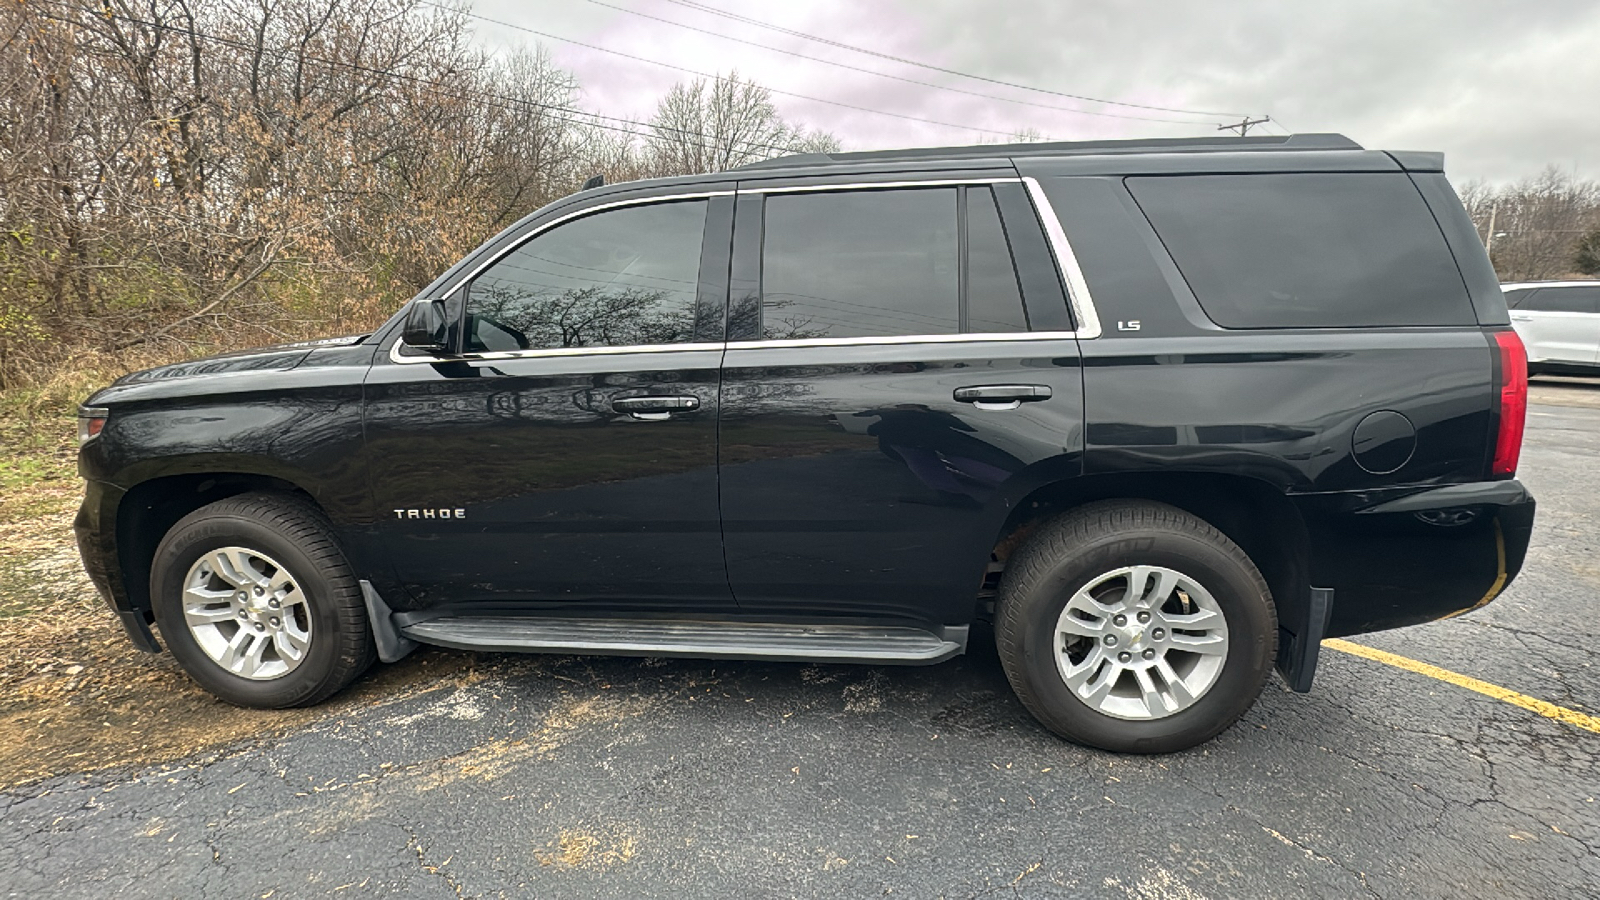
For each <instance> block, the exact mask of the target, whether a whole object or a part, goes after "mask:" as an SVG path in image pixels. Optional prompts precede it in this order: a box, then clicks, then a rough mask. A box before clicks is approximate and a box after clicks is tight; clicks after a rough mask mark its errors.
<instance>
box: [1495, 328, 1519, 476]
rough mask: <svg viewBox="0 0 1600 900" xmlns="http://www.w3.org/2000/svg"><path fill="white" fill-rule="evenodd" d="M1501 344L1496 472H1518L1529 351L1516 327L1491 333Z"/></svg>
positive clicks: (1498, 344) (1502, 473) (1511, 473)
mask: <svg viewBox="0 0 1600 900" xmlns="http://www.w3.org/2000/svg"><path fill="white" fill-rule="evenodd" d="M1494 342H1495V346H1497V347H1499V348H1500V431H1499V433H1498V434H1496V435H1495V439H1494V467H1493V469H1491V471H1492V472H1493V473H1494V474H1495V475H1504V476H1505V477H1507V478H1509V477H1511V476H1512V475H1515V474H1516V473H1517V458H1518V457H1520V456H1521V455H1522V430H1523V428H1524V426H1525V425H1526V424H1527V419H1528V352H1527V351H1526V350H1525V349H1523V347H1522V339H1521V338H1519V337H1517V333H1516V332H1515V331H1497V332H1495V333H1494Z"/></svg>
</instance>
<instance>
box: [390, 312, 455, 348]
mask: <svg viewBox="0 0 1600 900" xmlns="http://www.w3.org/2000/svg"><path fill="white" fill-rule="evenodd" d="M449 334H450V328H449V321H448V320H447V318H446V316H445V309H444V301H443V300H432V301H428V302H426V303H413V304H411V309H410V310H408V311H407V312H406V324H405V327H404V328H403V329H401V331H400V343H402V344H405V345H406V346H407V347H410V348H412V349H414V350H423V351H426V352H428V353H448V352H450V349H451V348H450V344H449Z"/></svg>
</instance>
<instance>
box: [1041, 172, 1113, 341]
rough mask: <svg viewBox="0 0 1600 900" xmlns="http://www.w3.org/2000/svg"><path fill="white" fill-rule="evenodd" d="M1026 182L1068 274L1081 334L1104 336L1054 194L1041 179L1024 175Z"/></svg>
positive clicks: (1069, 297) (1084, 336)
mask: <svg viewBox="0 0 1600 900" xmlns="http://www.w3.org/2000/svg"><path fill="white" fill-rule="evenodd" d="M1022 183H1023V185H1024V186H1026V187H1027V189H1028V196H1029V197H1032V198H1033V205H1034V208H1036V209H1037V210H1038V211H1039V218H1040V219H1041V220H1042V221H1043V222H1044V233H1045V237H1047V238H1049V239H1050V249H1051V250H1052V251H1053V252H1054V253H1055V256H1056V264H1057V265H1059V266H1060V267H1061V274H1062V275H1064V276H1066V279H1067V303H1068V304H1069V305H1070V306H1071V307H1072V317H1073V320H1074V323H1075V324H1076V325H1077V326H1078V330H1077V335H1078V337H1079V338H1080V339H1082V340H1092V339H1094V338H1097V337H1099V336H1100V314H1099V313H1098V312H1096V311H1095V308H1094V297H1092V296H1091V295H1090V294H1089V282H1087V281H1085V280H1084V277H1083V267H1082V266H1080V265H1078V256H1077V254H1075V253H1073V252H1072V242H1071V241H1069V240H1067V232H1066V231H1065V230H1064V229H1063V228H1062V227H1061V220H1060V219H1058V218H1056V211H1055V209H1054V208H1053V207H1052V206H1051V205H1050V198H1049V197H1046V196H1045V195H1044V188H1042V187H1040V186H1039V179H1037V178H1032V177H1024V178H1023V179H1022Z"/></svg>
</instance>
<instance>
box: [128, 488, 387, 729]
mask: <svg viewBox="0 0 1600 900" xmlns="http://www.w3.org/2000/svg"><path fill="white" fill-rule="evenodd" d="M150 591H151V598H152V602H153V605H154V608H155V616H156V624H157V625H158V626H160V628H161V635H162V637H164V638H166V641H167V645H168V646H169V647H170V648H171V650H172V655H173V656H174V657H176V658H177V660H178V662H179V663H180V664H181V665H182V666H183V668H184V669H185V670H186V671H187V672H188V673H189V675H190V676H191V677H192V678H194V680H195V681H197V682H199V683H200V686H201V687H204V688H205V689H206V690H208V691H210V692H211V693H213V694H216V695H217V696H218V697H221V698H222V699H224V700H226V701H228V702H230V703H234V704H237V705H239V706H254V707H265V708H282V707H289V706H309V705H311V704H313V703H317V702H320V701H321V700H323V699H324V698H326V697H328V696H329V695H331V694H333V693H335V692H337V691H338V690H340V689H341V688H343V687H345V686H346V685H348V684H349V683H350V682H351V681H353V680H355V678H356V676H358V675H360V674H361V673H362V672H363V671H365V670H366V669H367V667H368V666H370V665H371V664H372V660H373V658H374V652H375V651H374V649H373V642H372V635H371V633H370V629H369V627H368V624H367V613H366V608H365V606H364V604H363V602H362V599H361V590H360V586H359V584H358V583H357V581H356V579H355V575H354V573H353V572H352V571H351V569H350V564H349V562H347V561H346V560H345V558H344V554H343V553H342V552H340V550H339V548H338V547H337V545H335V543H334V541H333V538H332V536H331V534H330V530H329V528H328V525H327V522H326V520H325V519H324V518H323V517H322V515H321V513H320V512H318V511H317V510H316V509H315V508H313V507H311V506H310V505H309V504H306V503H303V502H301V501H299V500H297V499H295V498H293V497H289V496H282V495H276V494H246V495H242V496H238V497H230V498H228V499H226V500H219V501H217V502H216V503H212V504H210V505H209V506H204V507H201V508H200V509H198V510H195V511H194V512H192V513H190V514H189V515H187V516H185V517H184V518H183V519H181V520H179V521H178V523H177V524H176V525H174V526H173V527H172V530H171V531H169V532H167V535H166V536H165V537H164V538H162V541H161V545H160V546H159V547H157V548H156V555H155V559H154V560H153V562H152V565H151V573H150Z"/></svg>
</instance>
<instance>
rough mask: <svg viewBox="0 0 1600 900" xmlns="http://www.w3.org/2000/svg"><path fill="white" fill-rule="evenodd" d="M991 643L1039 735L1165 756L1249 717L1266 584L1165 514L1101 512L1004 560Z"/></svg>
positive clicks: (1264, 623)
mask: <svg viewBox="0 0 1600 900" xmlns="http://www.w3.org/2000/svg"><path fill="white" fill-rule="evenodd" d="M995 639H996V641H997V642H998V645H999V652H1000V660H1001V663H1002V665H1003V666H1004V668H1005V671H1006V677H1007V678H1008V679H1009V680H1010V682H1011V686H1012V688H1013V689H1014V690H1015V691H1016V693H1017V696H1018V697H1019V698H1020V699H1021V700H1022V702H1023V705H1025V706H1026V707H1027V708H1028V710H1029V712H1031V713H1033V715H1034V717H1035V718H1037V719H1038V720H1039V721H1040V722H1041V723H1043V724H1044V725H1045V726H1046V727H1047V728H1049V729H1050V730H1051V731H1054V732H1055V733H1057V734H1059V735H1061V736H1062V737H1065V738H1067V739H1068V740H1072V741H1076V742H1078V743H1082V744H1088V745H1090V746H1093V747H1099V748H1102V749H1105V750H1113V751H1117V752H1123V753H1170V752H1174V751H1177V750H1184V749H1187V748H1189V747H1193V746H1195V745H1196V744H1200V743H1203V742H1205V741H1207V740H1209V739H1210V738H1212V737H1214V736H1216V735H1217V734H1219V733H1220V732H1222V731H1223V730H1224V729H1226V728H1227V727H1228V726H1230V725H1232V724H1233V723H1234V722H1235V721H1236V720H1237V719H1238V718H1239V717H1240V716H1242V715H1243V714H1244V713H1245V711H1246V710H1248V709H1249V708H1250V706H1251V705H1252V704H1253V703H1255V700H1256V697H1257V696H1258V695H1259V694H1260V692H1261V688H1262V686H1263V684H1264V683H1265V682H1266V678H1267V675H1268V674H1269V672H1270V671H1271V667H1272V662H1273V659H1274V658H1275V656H1276V654H1277V643H1278V641H1277V639H1278V624H1277V615H1276V613H1275V610H1274V607H1273V603H1272V595H1271V593H1270V591H1268V589H1267V584H1266V581H1265V580H1264V579H1263V578H1262V577H1261V573H1260V572H1259V571H1258V570H1257V569H1256V567H1255V565H1254V563H1252V562H1251V561H1250V558H1249V557H1248V556H1246V555H1245V554H1244V551H1242V550H1240V549H1239V547H1238V545H1237V544H1235V543H1233V541H1231V540H1229V539H1228V538H1227V537H1226V536H1225V535H1223V534H1222V533H1221V532H1219V531H1217V530H1216V529H1215V528H1213V527H1212V526H1210V525H1209V524H1207V523H1206V522H1204V521H1202V520H1200V519H1198V518H1196V517H1195V516H1192V515H1190V514H1189V513H1187V512H1184V511H1183V510H1180V509H1177V508H1175V507H1172V506H1168V505H1166V504H1162V503H1153V502H1149V501H1108V502H1101V503H1093V504H1089V505H1087V506H1084V507H1081V508H1079V509H1076V510H1073V511H1072V512H1069V513H1066V514H1064V515H1062V516H1061V517H1059V518H1057V519H1054V520H1052V521H1050V522H1048V523H1046V524H1045V525H1044V526H1042V527H1041V528H1040V529H1039V530H1038V532H1037V533H1036V534H1034V535H1033V536H1032V537H1031V538H1030V539H1029V540H1028V541H1027V543H1026V544H1024V545H1023V546H1022V548H1021V549H1019V550H1018V551H1017V553H1016V554H1015V555H1014V556H1013V557H1012V558H1011V560H1010V561H1009V562H1008V564H1007V567H1006V572H1005V575H1004V577H1003V579H1002V581H1001V586H1000V600H999V603H998V606H997V608H996V615H995Z"/></svg>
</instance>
